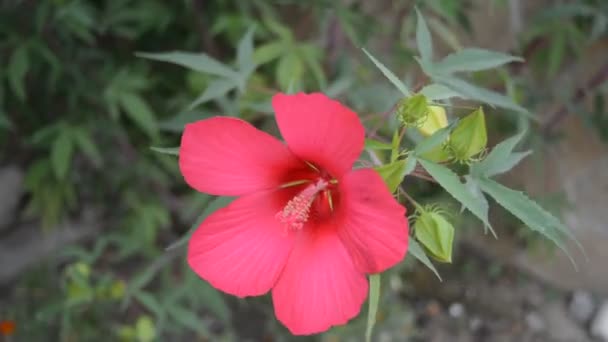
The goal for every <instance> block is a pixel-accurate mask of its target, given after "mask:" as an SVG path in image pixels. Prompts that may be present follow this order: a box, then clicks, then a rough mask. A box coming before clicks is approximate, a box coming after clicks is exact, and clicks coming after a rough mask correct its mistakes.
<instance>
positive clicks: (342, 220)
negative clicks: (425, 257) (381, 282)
mask: <svg viewBox="0 0 608 342" xmlns="http://www.w3.org/2000/svg"><path fill="white" fill-rule="evenodd" d="M339 187H340V188H339V191H340V196H341V203H340V208H338V210H339V213H338V214H337V218H338V219H337V221H339V222H336V225H337V226H338V227H339V228H338V234H339V236H340V239H341V240H342V242H343V243H344V245H345V246H346V248H347V250H348V251H349V253H350V255H351V256H352V258H353V260H354V262H355V265H356V266H357V267H358V268H359V270H361V271H362V272H365V273H379V272H382V271H384V270H386V269H388V268H390V267H392V266H394V265H395V264H396V263H398V262H400V261H401V260H403V257H404V256H405V253H406V251H407V244H408V221H407V218H406V217H405V208H404V207H403V206H402V205H400V204H399V202H397V201H396V200H395V199H394V198H393V196H392V194H391V192H390V191H389V189H388V188H387V186H386V184H385V183H384V181H383V180H382V178H381V177H380V176H379V175H378V173H377V172H376V171H374V170H372V169H360V170H356V171H353V172H349V173H347V174H346V175H345V176H344V177H343V178H342V179H340V181H339Z"/></svg>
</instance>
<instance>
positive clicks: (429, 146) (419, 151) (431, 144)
mask: <svg viewBox="0 0 608 342" xmlns="http://www.w3.org/2000/svg"><path fill="white" fill-rule="evenodd" d="M457 123H458V120H456V121H454V122H452V123H451V124H450V125H448V126H447V127H445V128H442V129H440V130H437V131H436V132H435V133H433V135H431V136H430V137H427V138H425V139H424V140H422V141H421V142H420V143H418V145H416V147H415V148H414V154H415V155H416V156H421V155H423V154H425V153H427V152H430V151H431V150H433V149H434V148H435V147H437V146H439V145H440V144H441V143H443V142H444V141H445V140H446V139H447V138H448V136H449V135H450V132H451V131H452V129H453V128H454V126H455V125H456V124H457Z"/></svg>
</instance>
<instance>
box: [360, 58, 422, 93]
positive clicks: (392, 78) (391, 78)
mask: <svg viewBox="0 0 608 342" xmlns="http://www.w3.org/2000/svg"><path fill="white" fill-rule="evenodd" d="M361 50H363V52H365V54H366V55H367V57H369V59H371V61H372V62H373V63H374V65H376V67H377V68H378V69H380V71H381V72H382V74H383V75H384V77H386V78H387V79H388V80H389V81H390V82H391V83H392V84H393V85H394V86H395V87H396V88H397V89H398V90H399V91H400V92H401V94H403V95H404V96H410V94H411V92H410V91H409V90H408V89H407V87H406V86H405V84H403V82H401V80H399V77H397V76H396V75H395V74H393V72H392V71H390V70H389V69H388V68H387V67H385V66H384V64H382V63H380V61H378V60H377V59H376V58H375V57H374V56H372V54H370V53H369V52H367V50H365V49H363V48H362V49H361Z"/></svg>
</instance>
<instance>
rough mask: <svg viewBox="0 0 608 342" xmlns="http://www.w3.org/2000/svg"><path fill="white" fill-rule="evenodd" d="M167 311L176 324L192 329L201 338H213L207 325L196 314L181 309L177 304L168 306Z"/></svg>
mask: <svg viewBox="0 0 608 342" xmlns="http://www.w3.org/2000/svg"><path fill="white" fill-rule="evenodd" d="M166 309H167V312H168V313H169V316H171V318H173V320H174V321H175V322H176V323H178V324H180V325H182V326H184V327H186V328H189V329H192V330H193V331H195V332H196V333H197V334H198V335H199V336H201V337H206V338H210V337H211V334H210V333H209V330H208V329H207V327H206V326H205V324H204V323H203V322H202V320H201V319H200V318H199V317H197V315H196V314H195V313H194V312H192V311H190V310H188V309H186V308H183V307H181V306H180V305H179V304H177V303H172V304H170V305H167V306H166Z"/></svg>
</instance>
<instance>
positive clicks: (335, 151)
mask: <svg viewBox="0 0 608 342" xmlns="http://www.w3.org/2000/svg"><path fill="white" fill-rule="evenodd" d="M272 107H273V108H274V111H275V113H276V118H277V124H278V126H279V129H280V131H281V135H282V136H283V138H284V139H285V141H286V142H287V145H288V146H289V149H291V151H293V153H295V154H296V155H297V156H298V157H300V158H301V159H303V160H306V161H310V162H313V163H315V164H317V165H318V166H320V167H321V168H323V169H325V170H327V171H328V172H329V173H330V174H331V175H332V176H334V177H340V176H341V175H343V174H344V173H345V172H347V171H348V170H350V169H351V168H352V166H353V163H354V162H355V161H356V160H357V158H359V155H360V154H361V151H362V150H363V142H364V137H365V130H364V128H363V125H362V124H361V121H360V120H359V118H358V117H357V114H355V112H353V111H352V110H350V109H348V108H347V107H345V106H343V105H342V104H340V102H338V101H335V100H332V99H330V98H328V97H327V96H325V95H323V94H321V93H314V94H304V93H299V94H296V95H285V94H277V95H275V96H274V97H273V98H272Z"/></svg>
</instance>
